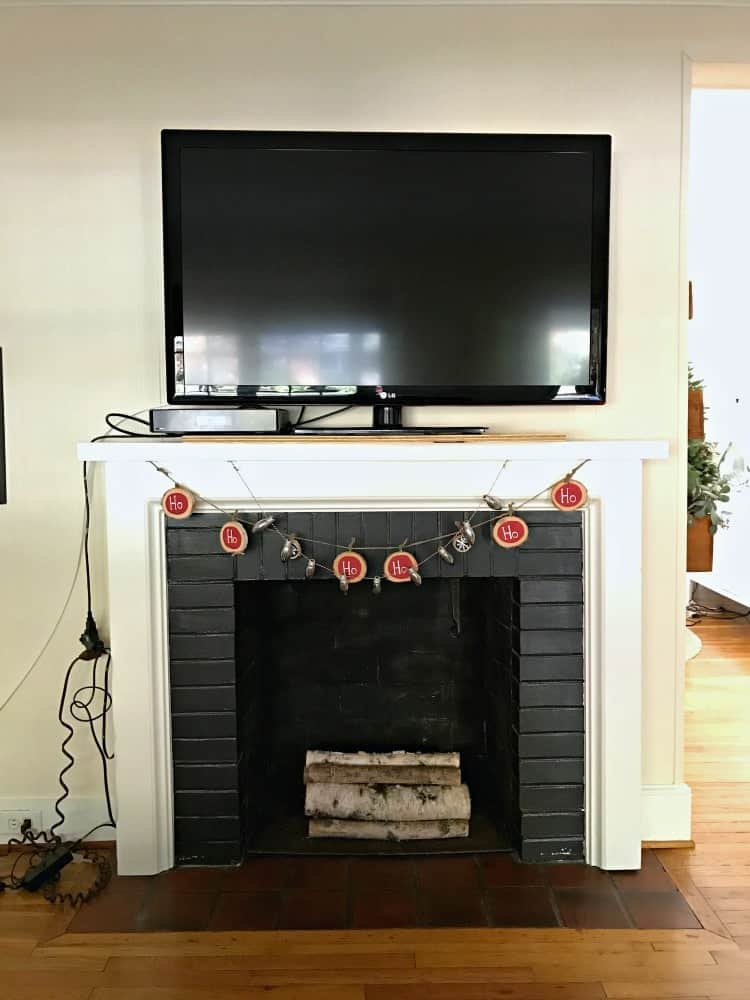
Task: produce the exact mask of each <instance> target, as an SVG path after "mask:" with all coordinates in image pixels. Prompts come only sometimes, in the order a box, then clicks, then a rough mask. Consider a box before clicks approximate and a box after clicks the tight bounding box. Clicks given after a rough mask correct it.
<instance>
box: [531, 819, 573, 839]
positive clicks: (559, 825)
mask: <svg viewBox="0 0 750 1000" xmlns="http://www.w3.org/2000/svg"><path fill="white" fill-rule="evenodd" d="M521 836H522V837H525V838H532V839H533V838H541V837H582V836H583V813H582V812H571V813H525V814H524V815H523V816H522V817H521Z"/></svg>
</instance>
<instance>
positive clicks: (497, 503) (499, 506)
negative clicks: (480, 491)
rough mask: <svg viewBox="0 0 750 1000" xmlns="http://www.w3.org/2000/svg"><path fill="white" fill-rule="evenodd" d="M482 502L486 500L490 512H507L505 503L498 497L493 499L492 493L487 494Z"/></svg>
mask: <svg viewBox="0 0 750 1000" xmlns="http://www.w3.org/2000/svg"><path fill="white" fill-rule="evenodd" d="M482 500H484V502H485V503H486V504H487V506H488V507H489V508H490V510H505V504H504V503H503V501H502V500H498V498H497V497H493V496H492V494H491V493H485V494H484V496H483V497H482Z"/></svg>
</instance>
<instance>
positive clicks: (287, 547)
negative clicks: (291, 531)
mask: <svg viewBox="0 0 750 1000" xmlns="http://www.w3.org/2000/svg"><path fill="white" fill-rule="evenodd" d="M301 555H302V546H301V545H300V543H299V542H298V541H297V539H296V538H295V537H294V535H289V536H288V537H287V539H286V541H285V542H284V544H283V545H282V546H281V552H280V553H279V557H280V559H281V561H282V562H289V560H290V559H299V557H300V556H301Z"/></svg>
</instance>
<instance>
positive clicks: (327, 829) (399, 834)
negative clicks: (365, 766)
mask: <svg viewBox="0 0 750 1000" xmlns="http://www.w3.org/2000/svg"><path fill="white" fill-rule="evenodd" d="M309 834H310V836H311V837H316V838H317V837H345V838H346V839H348V840H447V839H449V838H452V837H468V836H469V822H468V820H465V819H438V820H417V821H415V822H411V823H397V822H392V823H388V822H380V823H379V822H375V821H370V822H367V821H365V820H351V819H311V820H310V830H309Z"/></svg>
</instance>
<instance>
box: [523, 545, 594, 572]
mask: <svg viewBox="0 0 750 1000" xmlns="http://www.w3.org/2000/svg"><path fill="white" fill-rule="evenodd" d="M582 572H583V559H582V556H581V553H580V552H534V551H529V552H526V551H524V549H523V548H522V549H519V554H518V575H519V576H581V574H582Z"/></svg>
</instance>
